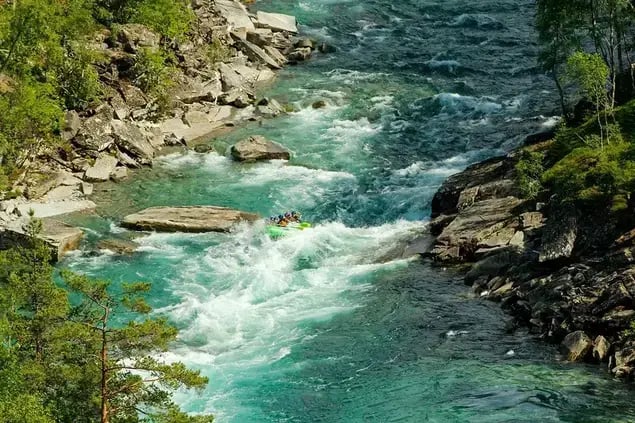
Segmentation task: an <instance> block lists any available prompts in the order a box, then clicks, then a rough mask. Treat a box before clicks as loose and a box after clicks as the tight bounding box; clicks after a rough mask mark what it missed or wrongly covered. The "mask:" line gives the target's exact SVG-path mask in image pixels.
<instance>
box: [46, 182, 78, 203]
mask: <svg viewBox="0 0 635 423" xmlns="http://www.w3.org/2000/svg"><path fill="white" fill-rule="evenodd" d="M78 193H79V191H78V189H77V186H68V185H60V186H59V187H57V188H54V189H52V190H50V191H49V192H48V193H47V194H46V201H51V202H56V201H64V200H70V199H72V198H73V197H76V196H77V194H78Z"/></svg>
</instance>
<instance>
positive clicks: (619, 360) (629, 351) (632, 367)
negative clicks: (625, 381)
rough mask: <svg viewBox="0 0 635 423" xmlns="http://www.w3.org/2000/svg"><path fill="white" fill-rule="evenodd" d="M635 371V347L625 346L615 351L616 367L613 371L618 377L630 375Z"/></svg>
mask: <svg viewBox="0 0 635 423" xmlns="http://www.w3.org/2000/svg"><path fill="white" fill-rule="evenodd" d="M634 371H635V349H634V348H625V349H622V350H619V351H617V352H616V353H615V367H614V368H613V369H611V372H612V373H613V374H614V375H615V376H617V377H624V378H626V377H630V376H632V375H633V372H634Z"/></svg>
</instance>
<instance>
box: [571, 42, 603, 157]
mask: <svg viewBox="0 0 635 423" xmlns="http://www.w3.org/2000/svg"><path fill="white" fill-rule="evenodd" d="M567 73H568V74H569V76H570V78H571V79H573V80H574V81H575V82H576V83H577V84H578V85H579V87H580V89H581V90H582V92H583V93H584V95H585V97H587V98H588V99H590V100H591V101H593V104H594V106H595V112H596V115H597V123H598V126H599V129H600V146H601V147H603V146H604V138H605V133H604V127H603V125H602V117H601V112H604V115H605V119H608V117H607V115H608V114H609V113H610V111H611V110H610V109H611V103H610V102H609V99H608V96H607V90H606V87H607V84H608V79H609V68H608V66H607V65H606V63H605V62H604V60H602V58H601V57H600V55H598V54H595V53H594V54H589V53H584V52H576V53H574V54H573V55H571V57H569V60H568V61H567ZM606 123H607V124H608V122H606Z"/></svg>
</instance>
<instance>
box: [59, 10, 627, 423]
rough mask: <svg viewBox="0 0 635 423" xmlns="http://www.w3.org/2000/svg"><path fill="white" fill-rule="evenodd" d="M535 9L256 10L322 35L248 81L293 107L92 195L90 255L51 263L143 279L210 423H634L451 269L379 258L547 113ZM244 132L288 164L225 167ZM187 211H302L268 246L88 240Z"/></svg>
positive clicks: (249, 237) (589, 375)
mask: <svg viewBox="0 0 635 423" xmlns="http://www.w3.org/2000/svg"><path fill="white" fill-rule="evenodd" d="M533 3H534V2H533V1H530V0H496V1H494V0H478V1H475V0H471V1H467V0H465V1H464V0H445V1H432V0H400V1H398V2H395V1H390V0H365V1H361V0H267V1H260V2H258V3H257V6H258V7H259V8H261V9H263V10H271V11H281V12H286V13H291V14H295V15H296V16H297V17H298V18H299V21H300V22H301V23H302V24H303V26H302V30H303V31H304V32H305V33H306V34H308V35H311V36H314V37H317V38H319V39H322V40H327V41H328V42H330V43H331V44H333V45H335V46H336V47H337V48H338V51H337V53H335V54H332V55H328V56H318V57H317V58H316V59H315V60H313V61H311V62H310V63H308V64H306V65H303V66H301V67H294V68H289V69H287V70H285V71H284V72H282V74H281V75H280V77H279V80H278V82H277V84H276V85H275V86H274V87H272V88H270V89H269V90H268V91H267V92H266V93H263V94H265V95H268V96H273V97H276V98H277V99H279V100H281V101H283V102H287V103H292V104H294V105H295V107H296V109H297V110H298V111H297V112H296V113H293V114H291V115H289V116H287V117H284V118H280V119H276V120H271V121H267V122H264V123H263V124H262V125H257V124H256V125H252V126H250V127H245V128H241V129H239V130H237V131H235V132H233V133H231V134H229V135H227V136H225V137H223V138H219V139H216V140H213V141H211V142H212V143H213V144H214V146H215V147H216V151H217V152H218V153H210V154H197V153H193V152H177V153H174V154H170V155H168V156H165V157H162V158H160V159H159V160H158V162H157V164H156V165H155V168H154V169H153V170H152V171H149V170H144V171H141V172H139V173H138V174H137V176H136V177H135V178H134V179H132V180H130V181H128V182H126V183H123V184H120V185H113V186H107V187H102V188H101V191H100V192H98V193H97V195H96V197H97V200H98V202H99V203H100V204H101V206H100V210H99V211H100V214H101V216H102V217H100V218H83V219H79V220H76V222H78V223H79V224H81V225H82V226H84V227H86V228H87V230H88V231H89V236H88V240H87V243H86V248H85V251H84V252H83V253H80V254H77V255H75V256H73V257H71V258H69V259H68V260H66V262H65V263H63V264H64V265H66V266H69V267H71V268H73V269H75V270H79V271H84V272H87V273H90V274H92V275H94V276H99V277H105V278H109V279H112V280H114V281H115V282H120V281H130V280H149V281H152V282H153V283H154V289H153V292H152V298H151V301H152V303H153V305H154V306H155V307H156V308H157V313H161V314H164V315H167V316H169V318H170V319H171V321H172V322H173V323H174V324H176V325H177V326H178V327H179V328H180V329H181V337H180V341H179V343H178V345H176V346H175V347H174V349H173V350H172V351H171V352H170V353H169V354H168V355H167V358H168V359H174V360H182V361H184V362H186V363H187V364H189V365H191V366H193V367H196V368H200V369H202V371H203V373H204V374H206V375H208V376H209V377H210V385H209V387H208V388H207V389H206V390H205V392H204V393H203V395H202V396H201V397H195V396H192V395H188V394H187V393H180V394H179V395H178V400H179V402H181V403H182V404H184V406H185V408H186V409H188V410H191V411H195V412H196V411H198V412H202V411H207V412H213V413H215V414H216V415H217V418H218V421H220V422H361V421H376V422H389V421H400V422H627V421H635V404H634V403H633V401H632V393H631V392H630V391H629V390H628V388H627V387H626V386H624V385H622V384H620V383H617V382H613V381H611V380H609V379H607V378H606V377H605V375H604V373H603V372H602V371H601V370H600V369H597V368H595V367H585V366H570V365H566V364H558V363H557V362H556V361H555V357H556V354H555V353H556V351H555V350H554V349H552V348H551V347H548V346H545V345H543V344H540V343H537V342H536V341H535V340H532V339H531V338H530V337H528V336H527V335H526V334H523V333H516V334H508V333H506V331H505V319H506V316H505V315H504V314H503V313H502V312H501V311H499V309H498V306H497V305H496V304H492V303H488V302H483V301H480V300H478V299H474V298H470V296H469V294H468V291H467V289H466V288H465V287H464V286H463V285H462V283H461V281H460V277H459V275H456V274H453V273H452V272H450V271H446V270H443V269H438V268H432V267H430V266H429V265H427V264H424V263H419V262H417V261H412V260H411V261H408V260H398V259H395V257H397V256H398V254H395V251H399V250H400V249H401V248H402V247H403V245H404V244H405V243H407V241H408V240H410V239H412V238H413V237H415V236H417V235H418V234H420V233H422V232H423V231H425V220H426V219H427V216H428V215H429V205H430V200H431V198H432V195H433V194H434V192H435V190H436V189H437V188H438V186H439V185H440V184H441V182H442V181H443V180H444V178H446V177H447V176H448V175H450V174H452V173H455V172H457V171H459V170H461V169H462V168H464V167H465V166H467V165H468V164H470V163H472V162H474V161H477V160H479V159H481V158H483V157H487V156H491V155H493V154H496V153H498V152H501V151H505V150H506V149H509V148H512V147H513V146H515V145H518V143H520V142H521V140H522V139H523V137H524V136H525V135H526V134H528V133H531V132H534V131H536V130H539V129H540V128H541V127H543V126H545V125H549V124H552V123H553V119H551V118H550V116H551V115H552V114H553V113H554V110H555V108H556V103H555V98H554V95H553V90H552V87H551V84H550V83H549V81H548V79H547V78H546V77H544V76H543V75H541V74H540V72H538V71H537V69H536V68H535V56H536V44H535V35H534V33H533V31H532V19H533V15H532V13H533ZM316 100H326V101H327V103H328V107H326V108H325V109H319V110H314V109H313V108H312V107H311V104H312V103H313V102H314V101H316ZM250 134H262V135H265V136H267V137H269V138H271V139H274V140H277V141H279V142H281V143H282V144H284V145H286V146H287V147H288V148H290V149H291V150H293V152H294V157H293V159H292V160H291V162H290V163H285V162H271V163H262V164H255V165H240V164H236V163H233V162H232V161H231V160H228V159H227V158H226V154H225V152H226V148H227V146H229V145H230V144H231V143H232V142H234V141H235V140H237V139H239V138H242V137H244V136H246V135H250ZM190 204H213V205H223V206H230V207H237V208H240V209H245V210H249V211H255V212H258V213H261V214H263V215H269V214H272V213H277V212H279V211H284V210H287V209H298V210H302V211H303V212H304V216H305V218H306V219H308V220H311V221H313V222H316V223H317V224H318V225H317V227H316V228H315V229H313V230H311V231H305V232H303V233H300V234H296V235H294V236H290V237H287V238H285V239H282V240H280V241H276V242H274V241H271V240H269V239H268V238H267V237H266V236H264V234H263V226H262V224H258V225H255V226H252V227H249V226H244V227H240V228H239V229H238V230H237V231H236V232H235V233H234V234H231V235H219V234H205V235H185V234H152V235H143V236H141V237H140V238H138V239H137V241H138V242H140V243H141V245H142V247H141V249H140V252H138V253H137V254H135V255H134V256H131V257H120V256H115V255H113V254H110V253H107V252H104V251H100V252H99V251H98V252H91V250H94V243H95V242H96V241H98V240H99V239H102V238H112V237H128V236H130V235H131V234H129V233H128V232H126V231H125V230H123V229H121V228H119V227H118V226H117V222H118V220H119V219H120V218H121V217H122V216H123V215H125V214H127V213H130V212H132V211H136V210H139V209H141V208H144V207H148V206H151V205H190Z"/></svg>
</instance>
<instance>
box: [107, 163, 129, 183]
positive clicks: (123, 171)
mask: <svg viewBox="0 0 635 423" xmlns="http://www.w3.org/2000/svg"><path fill="white" fill-rule="evenodd" d="M127 177H128V168H127V167H123V166H118V167H116V168H115V170H113V171H112V173H111V174H110V179H112V180H113V181H115V182H120V181H123V180H124V179H126V178H127Z"/></svg>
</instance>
